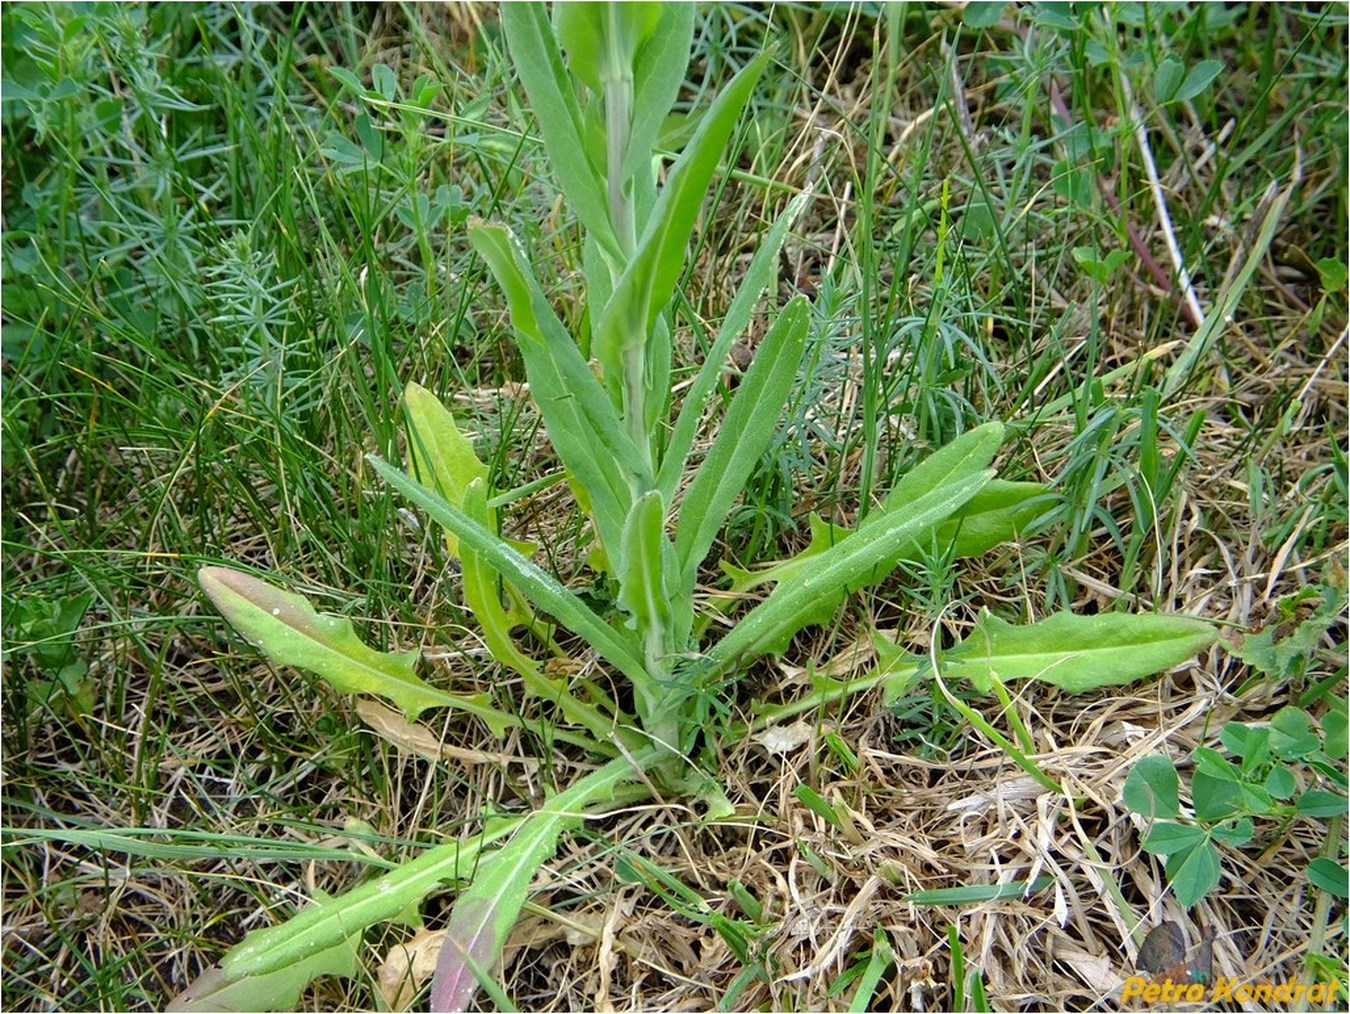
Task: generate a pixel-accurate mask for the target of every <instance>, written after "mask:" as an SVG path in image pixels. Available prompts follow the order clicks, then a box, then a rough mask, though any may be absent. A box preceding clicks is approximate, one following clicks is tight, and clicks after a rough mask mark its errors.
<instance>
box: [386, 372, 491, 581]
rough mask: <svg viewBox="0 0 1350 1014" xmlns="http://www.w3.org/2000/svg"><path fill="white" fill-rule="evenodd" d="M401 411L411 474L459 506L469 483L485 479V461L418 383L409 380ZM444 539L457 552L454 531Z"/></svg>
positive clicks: (452, 553) (448, 415) (435, 400)
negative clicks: (406, 419)
mask: <svg viewBox="0 0 1350 1014" xmlns="http://www.w3.org/2000/svg"><path fill="white" fill-rule="evenodd" d="M403 413H404V415H406V416H407V418H408V430H409V435H408V451H409V454H410V455H411V457H412V466H413V474H414V475H416V476H417V478H418V479H419V480H420V481H421V482H423V483H424V484H426V485H428V486H430V487H432V488H433V489H435V490H438V491H439V492H440V494H441V496H443V497H445V499H446V501H447V502H448V503H450V504H452V505H454V506H455V507H458V506H459V505H460V504H461V503H463V501H464V491H465V490H466V489H468V487H469V483H471V482H473V481H474V480H475V479H482V480H484V481H486V480H487V474H488V470H487V465H485V464H483V462H482V461H480V460H479V458H478V455H477V454H476V453H474V449H473V443H472V442H471V441H470V440H469V439H468V438H467V437H465V436H464V434H462V433H460V431H459V427H458V426H456V425H455V418H454V416H452V415H451V414H450V413H449V411H447V410H446V408H445V406H444V405H442V404H441V402H440V399H439V398H437V397H436V396H435V395H434V394H432V393H431V392H430V391H428V390H427V389H426V388H425V387H423V386H422V385H421V384H414V383H409V384H408V386H407V388H406V389H405V390H404V392H403ZM445 541H446V547H447V548H448V549H449V551H450V553H451V555H454V556H458V555H459V543H458V541H457V540H456V539H455V533H454V532H449V531H447V532H446V533H445Z"/></svg>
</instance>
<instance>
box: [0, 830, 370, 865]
mask: <svg viewBox="0 0 1350 1014" xmlns="http://www.w3.org/2000/svg"><path fill="white" fill-rule="evenodd" d="M166 834H167V835H169V836H170V837H171V838H172V839H173V841H170V842H165V841H158V840H156V839H159V838H161V837H164V836H165V835H166ZM39 841H42V842H47V841H56V842H66V843H67V844H74V845H79V846H81V847H83V848H88V849H96V850H98V851H100V852H121V853H123V854H125V855H129V856H142V857H144V858H147V859H185V860H198V859H214V860H220V859H224V858H230V859H246V860H249V861H252V862H259V861H261V860H265V859H277V860H284V861H286V862H324V861H326V862H352V863H366V864H370V865H373V866H380V867H385V868H390V867H392V866H394V863H391V862H390V861H389V860H387V859H381V858H379V857H378V856H372V855H367V854H366V853H364V852H354V851H351V850H349V849H341V848H328V847H325V846H323V845H311V844H308V843H306V842H291V841H285V840H284V839H277V838H251V837H248V836H246V835H239V834H220V833H218V832H211V831H184V830H176V831H173V832H166V831H165V830H164V828H162V827H130V828H109V829H106V830H105V829H102V828H57V829H54V830H53V829H47V828H30V827H25V828H6V829H5V830H4V840H3V842H2V844H3V845H4V847H5V848H11V847H14V846H22V845H31V844H33V843H34V842H39Z"/></svg>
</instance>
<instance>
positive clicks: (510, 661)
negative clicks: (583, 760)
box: [461, 481, 615, 751]
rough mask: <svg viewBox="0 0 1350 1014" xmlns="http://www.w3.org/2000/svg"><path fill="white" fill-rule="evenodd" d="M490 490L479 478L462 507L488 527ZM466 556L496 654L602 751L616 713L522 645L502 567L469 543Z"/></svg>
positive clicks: (469, 593)
mask: <svg viewBox="0 0 1350 1014" xmlns="http://www.w3.org/2000/svg"><path fill="white" fill-rule="evenodd" d="M484 493H485V488H484V486H483V483H482V482H481V481H477V482H474V483H473V484H472V485H470V486H469V488H468V489H467V490H466V491H465V494H464V498H463V503H462V508H463V511H464V515H465V517H467V518H468V519H469V520H470V521H474V522H476V523H477V524H479V525H481V526H482V527H483V528H484V530H487V531H490V530H491V528H490V523H489V521H488V507H487V502H486V500H485V498H484ZM461 559H462V561H463V579H464V604H465V605H467V606H468V607H469V609H470V610H471V611H472V612H473V615H474V618H475V619H476V620H478V625H479V627H480V628H482V633H483V640H484V641H486V642H487V646H488V650H489V651H490V652H491V653H492V657H493V658H495V659H496V660H497V661H498V662H501V663H502V664H503V665H507V666H510V667H511V668H512V669H514V670H515V671H516V672H517V673H519V674H520V677H521V679H522V680H523V681H524V685H525V689H526V690H527V691H529V692H530V693H531V694H534V695H535V696H536V697H538V698H540V699H541V700H545V701H549V702H551V703H553V704H555V705H557V707H558V708H559V710H560V711H562V713H563V715H564V716H565V717H566V718H567V720H568V721H570V722H575V723H577V724H578V725H582V726H585V727H586V728H587V729H589V730H590V731H591V733H592V734H593V735H594V736H595V740H596V743H595V748H596V749H600V750H602V751H603V750H605V749H607V748H608V746H609V744H608V742H607V741H608V739H609V738H610V736H611V735H612V734H613V732H614V724H615V718H613V717H606V716H604V715H602V714H600V713H599V712H598V711H596V709H594V708H592V707H590V706H589V705H587V704H583V703H582V702H581V701H578V700H577V699H576V698H575V697H573V696H572V694H571V693H570V692H569V691H568V689H567V687H566V685H565V684H564V683H563V682H562V681H561V680H554V679H550V678H549V677H547V676H545V675H544V673H543V671H542V669H541V668H540V666H539V663H537V662H536V661H535V660H534V659H532V658H530V657H529V656H528V655H526V654H525V653H524V652H522V651H521V650H520V649H519V648H518V647H516V642H515V640H514V639H513V638H512V637H511V621H510V620H509V619H508V617H507V613H506V609H505V607H503V605H502V600H501V596H500V595H499V593H498V590H497V572H496V571H495V570H493V569H492V567H490V566H489V565H488V564H487V562H486V561H485V560H484V559H483V557H482V556H481V555H480V554H479V553H478V552H477V551H476V550H473V549H470V548H467V547H466V548H465V549H464V551H463V552H462V554H461Z"/></svg>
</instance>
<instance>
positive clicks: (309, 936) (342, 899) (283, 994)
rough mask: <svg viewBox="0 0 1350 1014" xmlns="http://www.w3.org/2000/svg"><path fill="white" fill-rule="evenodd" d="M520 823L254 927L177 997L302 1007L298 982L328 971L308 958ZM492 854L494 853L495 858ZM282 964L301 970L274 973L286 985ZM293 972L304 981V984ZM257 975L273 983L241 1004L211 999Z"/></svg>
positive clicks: (473, 859)
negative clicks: (297, 1002) (296, 990)
mask: <svg viewBox="0 0 1350 1014" xmlns="http://www.w3.org/2000/svg"><path fill="white" fill-rule="evenodd" d="M515 827H516V825H515V824H514V823H510V822H505V821H502V822H498V823H496V824H494V825H491V826H489V827H488V828H487V829H485V830H484V831H483V832H482V833H480V834H477V835H471V836H470V837H468V838H466V839H465V840H464V841H451V842H448V843H446V844H444V845H438V846H436V847H434V848H431V849H428V850H427V851H426V852H424V853H423V854H422V855H420V856H418V857H417V858H415V859H411V860H409V861H408V862H405V863H403V864H402V865H400V866H399V867H398V868H396V869H393V870H390V871H389V872H388V873H386V874H384V875H383V876H380V877H378V878H376V879H375V880H371V881H368V882H367V883H365V884H362V885H361V886H360V887H356V888H353V889H352V890H350V891H348V892H347V893H345V894H341V895H338V896H336V897H332V898H325V899H323V900H322V901H318V902H315V903H314V904H311V905H309V906H307V907H306V908H302V909H301V910H300V911H299V912H297V913H296V914H295V915H293V916H292V917H291V918H290V919H288V920H286V921H285V922H283V923H280V924H279V925H276V926H268V927H266V928H265V929H259V930H254V931H252V932H251V933H249V934H248V935H247V936H245V937H244V939H243V940H242V941H241V942H240V943H238V944H236V945H235V946H234V947H232V948H230V950H229V951H228V952H227V953H226V955H225V957H224V958H222V959H221V961H220V966H219V967H218V968H212V969H210V970H209V971H207V972H205V973H203V974H202V975H201V976H199V977H198V978H197V979H196V980H195V981H194V982H193V983H192V985H191V986H189V987H188V989H187V990H185V991H184V992H183V994H181V995H180V996H179V997H178V998H177V999H176V1000H175V1001H174V1003H175V1004H179V1005H180V1006H181V1007H182V1008H183V1009H193V1010H221V1009H237V1010H294V1009H295V999H294V996H293V995H292V994H291V993H290V990H291V989H293V988H303V987H304V985H306V984H307V983H308V982H309V981H310V980H311V979H313V978H314V977H315V976H317V975H322V974H325V972H326V971H328V969H327V968H325V967H312V966H307V965H306V964H305V963H306V961H307V960H308V959H310V958H312V957H313V956H315V955H317V954H321V953H323V952H325V951H328V950H330V949H334V948H337V947H338V946H340V945H342V944H343V942H344V941H346V940H348V939H351V938H353V937H355V936H358V935H359V934H360V933H361V932H362V931H363V930H365V929H366V928H367V927H370V926H373V925H375V924H376V923H378V922H383V921H384V920H386V919H393V918H395V917H397V916H399V915H400V914H402V913H403V912H404V911H406V909H407V908H408V906H409V905H412V904H415V903H416V902H417V901H419V900H420V899H421V898H422V897H424V896H425V895H427V894H429V893H431V892H432V891H434V890H436V889H437V888H438V887H441V886H442V885H443V884H444V883H445V882H446V881H457V880H467V879H468V878H469V877H470V876H472V875H473V873H474V871H475V869H476V868H477V867H478V865H479V862H480V860H483V861H486V860H484V859H483V855H482V853H484V852H486V851H487V850H488V849H489V846H491V845H492V844H493V843H495V842H497V841H499V840H500V839H502V838H504V837H506V836H507V835H509V834H510V833H511V832H512V831H514V830H515ZM491 855H492V853H491V852H488V853H487V857H488V858H491ZM279 969H280V970H283V971H284V970H286V969H291V970H292V973H293V974H292V975H285V976H280V977H278V978H277V979H274V980H272V982H273V983H278V982H280V983H283V984H284V988H283V987H281V986H275V985H272V986H268V985H266V981H267V977H268V976H269V975H271V973H274V972H276V971H278V970H279ZM293 980H303V981H300V982H299V985H298V986H296V985H295V984H294V981H293ZM250 982H255V983H256V982H263V983H264V984H265V985H264V986H262V987H259V989H258V991H257V992H256V993H248V994H247V996H248V999H247V1001H246V1002H245V1003H243V1004H242V1005H241V1006H237V1007H234V1008H228V1007H225V1006H222V1005H220V1004H214V1003H213V1002H212V1000H211V997H212V996H219V995H221V992H220V991H221V990H222V989H223V987H225V986H227V985H230V984H233V983H243V984H247V983H250ZM227 995H232V994H227Z"/></svg>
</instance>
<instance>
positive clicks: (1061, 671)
mask: <svg viewBox="0 0 1350 1014" xmlns="http://www.w3.org/2000/svg"><path fill="white" fill-rule="evenodd" d="M1216 636H1217V635H1216V633H1215V630H1214V627H1213V626H1211V625H1210V624H1208V623H1206V622H1205V621H1204V620H1197V619H1194V618H1193V617H1190V616H1169V615H1156V616H1155V615H1143V616H1134V615H1131V614H1129V613H1102V614H1100V615H1097V616H1077V615H1075V614H1073V613H1056V614H1055V615H1054V616H1050V617H1047V618H1046V619H1044V620H1041V621H1039V622H1037V623H1030V624H1026V625H1025V626H1014V625H1013V624H1011V623H1008V622H1006V621H1004V620H1000V619H999V618H998V617H997V616H994V615H993V614H992V613H990V612H988V611H987V610H986V611H985V612H983V613H981V614H980V618H979V621H978V622H977V623H976V625H975V629H974V630H972V631H971V632H970V634H969V635H968V636H967V637H966V638H965V640H963V641H962V642H961V644H960V645H959V646H957V647H955V648H951V649H949V650H947V651H945V652H943V654H942V659H941V664H942V676H943V678H944V679H956V678H962V677H964V678H965V679H968V680H970V681H971V683H972V684H974V685H975V687H977V688H978V689H980V690H985V691H987V690H988V689H989V688H990V687H991V685H992V680H993V677H997V678H998V679H1000V680H1004V681H1007V680H1014V679H1036V680H1041V681H1043V682H1045V683H1051V684H1054V685H1055V686H1057V687H1062V688H1063V689H1065V690H1068V691H1069V692H1070V693H1082V692H1084V691H1086V690H1093V689H1096V688H1097V687H1103V686H1112V685H1116V684H1121V683H1131V682H1133V681H1134V680H1137V679H1142V678H1143V677H1145V676H1151V675H1152V674H1153V673H1156V672H1161V671H1162V670H1164V669H1170V668H1171V667H1172V666H1174V665H1179V664H1180V663H1182V662H1184V661H1186V659H1188V658H1193V657H1194V656H1195V655H1196V654H1197V653H1199V652H1201V651H1203V650H1204V649H1205V648H1207V647H1209V646H1210V645H1211V644H1213V643H1214V639H1215V637H1216Z"/></svg>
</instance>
